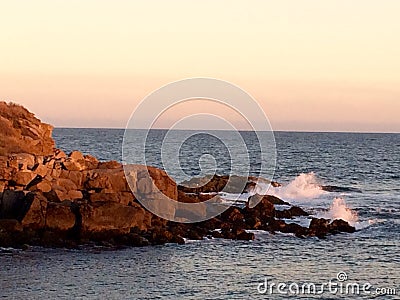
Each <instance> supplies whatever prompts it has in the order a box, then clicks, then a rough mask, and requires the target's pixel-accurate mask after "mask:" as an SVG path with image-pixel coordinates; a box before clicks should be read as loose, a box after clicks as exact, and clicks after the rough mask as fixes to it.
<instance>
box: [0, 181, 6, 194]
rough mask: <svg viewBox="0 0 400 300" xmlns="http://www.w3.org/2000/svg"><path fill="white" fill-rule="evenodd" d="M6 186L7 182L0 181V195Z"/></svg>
mask: <svg viewBox="0 0 400 300" xmlns="http://www.w3.org/2000/svg"><path fill="white" fill-rule="evenodd" d="M6 186H7V181H3V180H0V193H3V192H4V189H5V188H6Z"/></svg>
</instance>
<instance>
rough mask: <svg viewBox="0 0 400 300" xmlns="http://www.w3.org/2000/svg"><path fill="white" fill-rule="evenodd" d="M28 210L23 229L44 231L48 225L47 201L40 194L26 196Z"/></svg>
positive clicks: (23, 220)
mask: <svg viewBox="0 0 400 300" xmlns="http://www.w3.org/2000/svg"><path fill="white" fill-rule="evenodd" d="M26 201H27V202H28V210H27V212H26V214H25V215H24V216H23V218H22V220H21V224H22V226H23V227H27V228H29V229H35V230H37V229H42V228H44V226H45V224H46V210H47V199H46V198H45V197H44V196H43V195H42V194H40V193H29V194H27V196H26Z"/></svg>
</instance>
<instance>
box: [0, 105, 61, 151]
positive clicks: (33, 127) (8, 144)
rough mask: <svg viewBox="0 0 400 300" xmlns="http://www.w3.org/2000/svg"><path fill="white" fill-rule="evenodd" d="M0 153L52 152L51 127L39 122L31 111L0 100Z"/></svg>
mask: <svg viewBox="0 0 400 300" xmlns="http://www.w3.org/2000/svg"><path fill="white" fill-rule="evenodd" d="M0 128H1V129H2V138H1V140H0V155H3V156H7V155H9V154H13V153H29V154H34V155H51V154H53V148H54V140H53V139H52V137H51V133H52V130H53V127H52V126H50V125H48V124H44V123H42V122H40V120H39V119H37V118H36V117H35V116H34V115H33V114H32V113H30V112H29V111H28V110H26V109H25V108H23V107H22V106H20V105H17V104H13V103H9V104H7V103H6V102H0Z"/></svg>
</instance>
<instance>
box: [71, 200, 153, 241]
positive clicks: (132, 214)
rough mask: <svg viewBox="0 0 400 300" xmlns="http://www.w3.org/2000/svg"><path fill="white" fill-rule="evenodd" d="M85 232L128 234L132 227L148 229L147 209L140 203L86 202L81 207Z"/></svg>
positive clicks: (80, 211)
mask: <svg viewBox="0 0 400 300" xmlns="http://www.w3.org/2000/svg"><path fill="white" fill-rule="evenodd" d="M79 213H80V216H81V218H82V231H83V233H84V234H90V233H96V232H105V231H114V232H115V233H118V234H127V233H129V232H130V230H131V228H135V227H137V228H139V229H140V230H147V229H148V227H149V226H150V224H148V223H146V221H147V222H148V219H147V218H146V211H145V210H144V209H143V208H142V207H141V206H140V205H138V204H136V203H135V204H133V205H132V206H126V205H122V204H119V203H115V202H94V203H85V204H83V205H81V206H80V207H79Z"/></svg>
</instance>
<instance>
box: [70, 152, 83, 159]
mask: <svg viewBox="0 0 400 300" xmlns="http://www.w3.org/2000/svg"><path fill="white" fill-rule="evenodd" d="M68 157H70V158H71V159H73V160H76V161H77V160H85V157H84V156H83V154H82V153H81V152H79V151H72V152H71V153H70V154H69V155H68Z"/></svg>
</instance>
